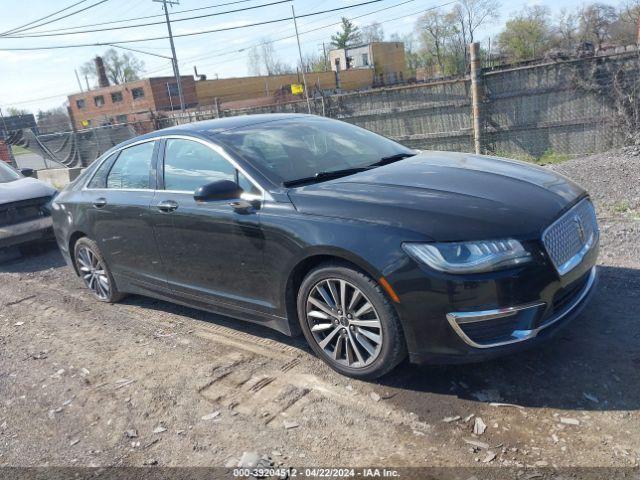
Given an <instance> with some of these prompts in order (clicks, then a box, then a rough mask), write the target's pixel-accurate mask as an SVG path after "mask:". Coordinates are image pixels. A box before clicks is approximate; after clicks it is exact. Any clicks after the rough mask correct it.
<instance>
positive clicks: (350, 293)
mask: <svg viewBox="0 0 640 480" xmlns="http://www.w3.org/2000/svg"><path fill="white" fill-rule="evenodd" d="M298 318H299V319H300V324H301V327H302V331H303V333H304V335H305V337H306V339H307V341H308V342H309V345H310V346H311V348H312V349H313V351H314V352H315V353H316V354H317V355H318V356H319V357H320V358H322V360H324V361H325V362H326V363H328V364H329V366H330V367H331V368H333V369H334V370H336V371H338V372H340V373H342V374H344V375H348V376H350V377H355V378H362V379H374V378H378V377H380V376H382V375H384V374H385V373H387V372H389V371H390V370H392V369H393V368H394V367H395V366H396V365H398V364H399V363H400V362H401V361H402V360H403V359H404V358H405V357H406V345H405V340H404V335H403V333H402V328H401V325H400V321H399V319H398V315H397V313H396V311H395V309H394V307H393V305H392V304H391V302H390V300H389V299H388V298H387V296H386V294H385V293H384V291H383V290H382V288H381V287H380V285H378V283H377V282H375V281H374V280H373V279H372V278H370V277H369V276H367V275H365V274H363V273H361V272H359V271H357V270H355V269H353V268H351V267H348V266H343V265H339V264H327V265H323V266H320V267H318V268H316V269H314V270H313V271H311V272H310V273H309V274H308V275H307V277H306V278H305V279H304V280H303V282H302V285H301V286H300V290H299V291H298Z"/></svg>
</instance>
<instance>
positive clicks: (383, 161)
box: [369, 152, 417, 167]
mask: <svg viewBox="0 0 640 480" xmlns="http://www.w3.org/2000/svg"><path fill="white" fill-rule="evenodd" d="M416 155H417V153H409V152H403V153H396V154H395V155H389V156H388V157H382V158H381V159H380V160H378V161H377V162H376V163H372V164H371V165H369V167H381V166H383V165H389V164H390V163H393V162H398V161H400V160H404V159H405V158H409V157H415V156H416Z"/></svg>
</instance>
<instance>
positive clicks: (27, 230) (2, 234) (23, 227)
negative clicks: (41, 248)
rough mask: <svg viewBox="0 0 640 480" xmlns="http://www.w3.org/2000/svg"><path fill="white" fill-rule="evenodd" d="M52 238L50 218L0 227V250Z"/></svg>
mask: <svg viewBox="0 0 640 480" xmlns="http://www.w3.org/2000/svg"><path fill="white" fill-rule="evenodd" d="M49 238H53V229H52V221H51V217H42V218H37V219H35V220H29V221H26V222H21V223H16V224H13V225H5V226H2V227H0V248H6V247H12V246H15V245H20V244H23V243H28V242H34V241H37V240H45V239H49Z"/></svg>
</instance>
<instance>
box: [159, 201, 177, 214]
mask: <svg viewBox="0 0 640 480" xmlns="http://www.w3.org/2000/svg"><path fill="white" fill-rule="evenodd" d="M177 209H178V203H177V202H174V201H173V200H165V201H163V202H160V203H159V204H158V210H160V211H161V212H164V213H171V212H175V211H176V210H177Z"/></svg>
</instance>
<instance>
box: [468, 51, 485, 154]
mask: <svg viewBox="0 0 640 480" xmlns="http://www.w3.org/2000/svg"><path fill="white" fill-rule="evenodd" d="M469 53H470V54H471V55H470V56H471V114H472V117H473V147H474V150H475V152H476V154H478V155H480V154H481V153H482V118H481V114H482V66H481V65H480V44H479V43H478V42H474V43H472V44H471V45H469Z"/></svg>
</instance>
